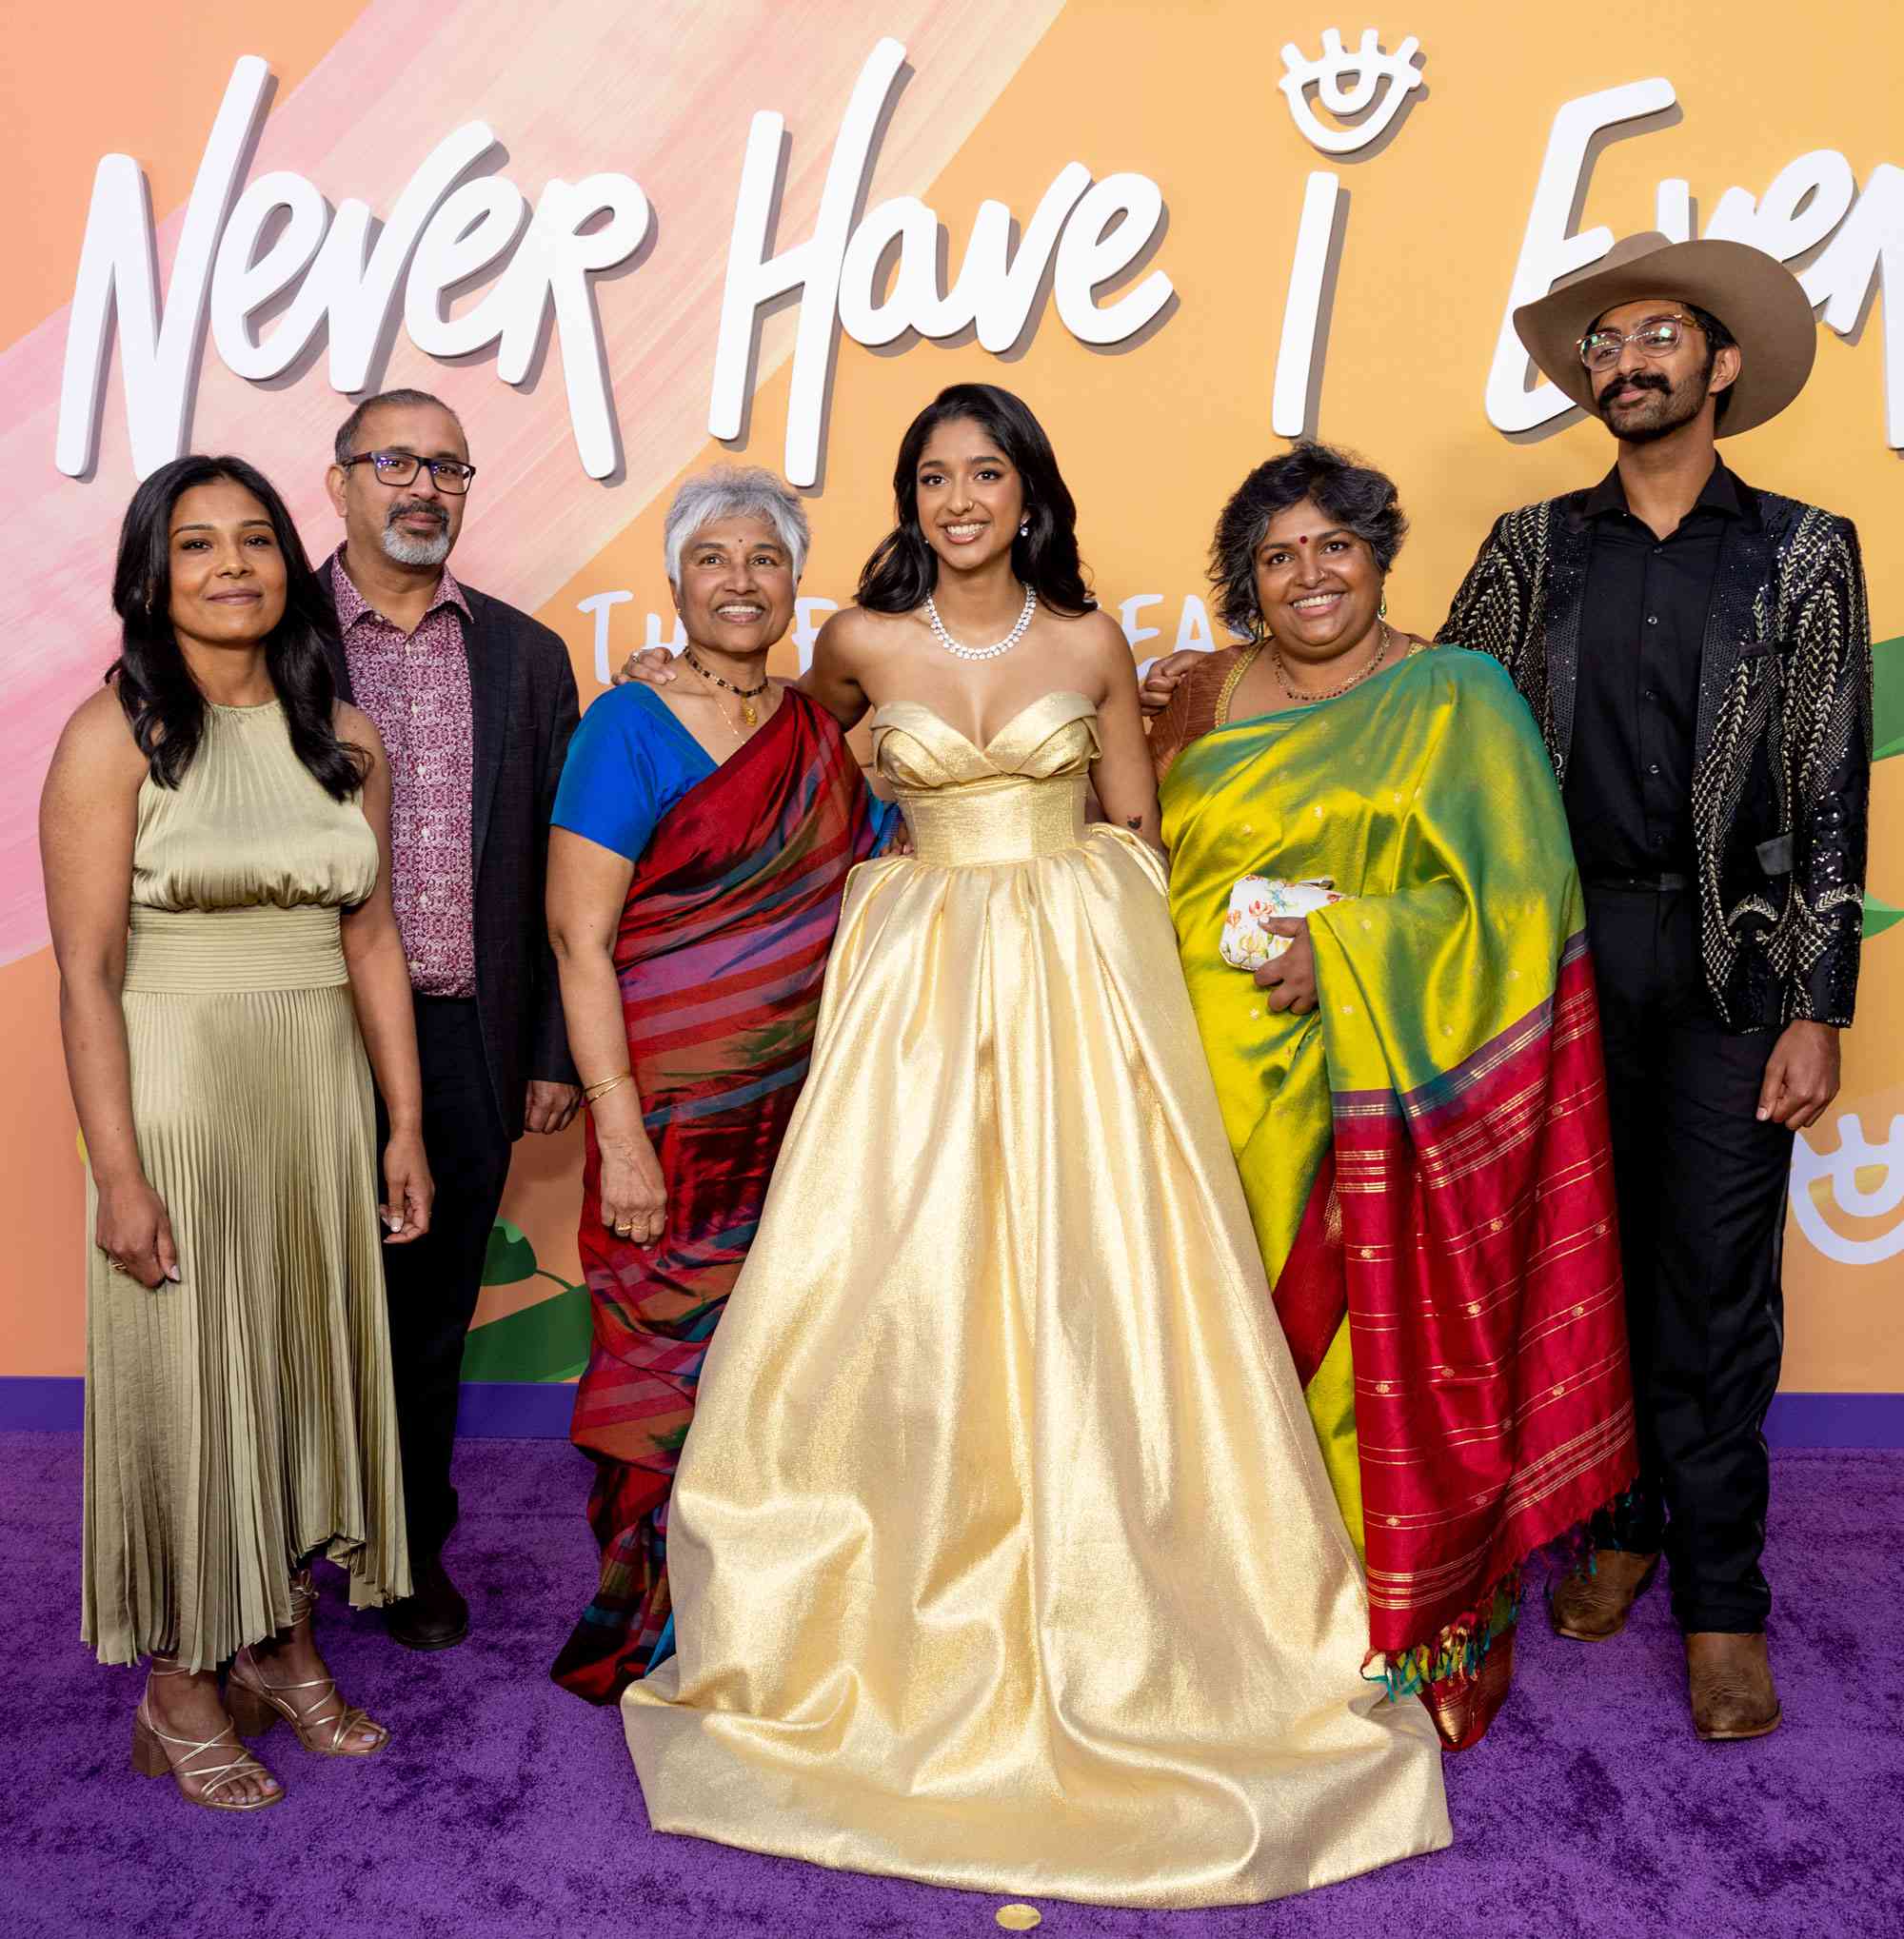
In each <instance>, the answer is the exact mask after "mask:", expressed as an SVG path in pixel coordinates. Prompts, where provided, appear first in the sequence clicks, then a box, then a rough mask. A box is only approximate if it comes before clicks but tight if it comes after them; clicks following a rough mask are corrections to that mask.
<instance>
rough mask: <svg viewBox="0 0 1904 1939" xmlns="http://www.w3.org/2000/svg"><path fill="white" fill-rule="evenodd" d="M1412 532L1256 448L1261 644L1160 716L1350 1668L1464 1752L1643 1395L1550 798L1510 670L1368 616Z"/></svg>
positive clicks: (1238, 518)
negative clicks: (1532, 1560) (1524, 1599)
mask: <svg viewBox="0 0 1904 1939" xmlns="http://www.w3.org/2000/svg"><path fill="white" fill-rule="evenodd" d="M1405 530H1406V522H1405V521H1404V519H1403V517H1402V515H1401V511H1400V507H1399V505H1398V503H1397V498H1396V491H1395V486H1394V485H1392V484H1391V483H1390V482H1389V480H1388V479H1386V478H1385V477H1383V476H1382V475H1381V474H1380V473H1379V472H1377V471H1372V470H1369V469H1368V468H1366V467H1364V466H1360V465H1355V464H1353V463H1351V462H1350V461H1348V460H1347V459H1345V458H1343V457H1341V456H1340V455H1339V454H1338V453H1335V452H1332V451H1329V450H1327V449H1325V448H1322V447H1319V446H1317V445H1299V446H1297V448H1296V449H1295V450H1293V451H1292V452H1290V453H1289V454H1288V455H1287V456H1285V457H1282V458H1279V459H1276V460H1272V461H1271V462H1270V463H1268V464H1266V465H1259V467H1258V468H1257V469H1256V470H1255V471H1253V472H1252V473H1251V474H1250V476H1249V477H1248V478H1247V479H1246V480H1245V481H1244V482H1243V484H1242V485H1241V486H1240V488H1239V490H1238V491H1237V493H1236V494H1235V496H1234V497H1233V498H1232V499H1231V501H1230V503H1229V504H1228V505H1226V506H1225V508H1224V510H1223V514H1222V517H1221V519H1220V522H1219V524H1218V528H1217V534H1216V540H1215V544H1214V545H1213V549H1212V578H1213V580H1214V582H1215V584H1216V589H1217V599H1218V605H1219V608H1220V613H1221V616H1222V618H1223V619H1224V620H1225V621H1226V622H1227V623H1229V625H1230V626H1231V628H1232V630H1233V631H1236V632H1238V633H1240V634H1243V635H1245V636H1247V640H1248V643H1247V644H1244V645H1242V646H1240V647H1236V648H1232V649H1229V650H1227V651H1222V652H1218V653H1214V654H1210V655H1205V656H1200V662H1199V663H1198V664H1197V665H1196V667H1195V668H1194V670H1193V671H1191V672H1190V673H1188V674H1187V675H1186V676H1185V677H1183V678H1182V679H1181V680H1180V683H1179V684H1178V686H1177V688H1176V690H1175V692H1174V694H1173V695H1172V697H1171V700H1170V703H1169V705H1168V706H1167V707H1166V708H1165V709H1164V711H1163V712H1162V713H1161V714H1160V715H1159V716H1158V717H1157V719H1156V721H1155V722H1154V723H1153V729H1152V740H1151V746H1152V752H1153V755H1154V757H1155V760H1156V763H1157V767H1158V772H1159V777H1160V800H1161V805H1162V814H1163V838H1164V841H1165V843H1166V845H1167V847H1168V848H1169V851H1170V900H1171V911H1172V916H1173V918H1174V920H1175V923H1176V928H1177V935H1178V942H1179V947H1180V952H1181V956H1182V962H1183V973H1184V977H1185V979H1186V980H1187V981H1188V984H1189V988H1190V995H1191V1000H1192V1004H1193V1006H1194V1008H1195V1011H1196V1015H1197V1021H1198V1025H1199V1028H1200V1031H1201V1034H1202V1039H1203V1045H1204V1049H1205V1051H1206V1052H1207V1053H1208V1056H1209V1059H1210V1066H1211V1069H1212V1071H1213V1072H1214V1073H1215V1076H1216V1080H1217V1090H1218V1095H1219V1098H1220V1100H1221V1104H1222V1109H1223V1116H1224V1121H1225V1126H1226V1128H1227V1130H1228V1133H1229V1138H1230V1142H1231V1145H1232V1147H1233V1149H1234V1150H1235V1153H1236V1157H1237V1162H1238V1165H1239V1167H1240V1171H1241V1173H1242V1178H1243V1186H1244V1190H1245V1193H1246V1195H1247V1197H1248V1200H1249V1205H1250V1211H1251V1214H1252V1217H1253V1218H1254V1220H1255V1224H1256V1232H1257V1237H1258V1239H1259V1242H1260V1244H1261V1246H1262V1252H1263V1259H1264V1263H1265V1265H1266V1267H1267V1269H1268V1276H1269V1280H1270V1284H1271V1285H1272V1287H1273V1288H1274V1289H1275V1298H1276V1307H1277V1312H1278V1315H1279V1317H1280V1319H1281V1321H1282V1324H1283V1327H1284V1330H1285V1332H1286V1333H1287V1335H1288V1337H1289V1343H1290V1347H1291V1350H1292V1352H1293V1354H1294V1356H1295V1359H1296V1365H1297V1372H1298V1375H1299V1377H1300V1379H1301V1381H1302V1384H1303V1388H1304V1395H1305V1398H1306V1400H1307V1402H1308V1407H1309V1412H1310V1415H1311V1418H1312V1419H1313V1421H1314V1423H1315V1426H1316V1431H1317V1434H1318V1437H1319V1442H1320V1445H1321V1449H1322V1454H1323V1460H1324V1464H1325V1466H1326V1467H1327V1469H1328V1471H1329V1475H1330V1478H1331V1481H1332V1482H1333V1484H1334V1487H1335V1491H1336V1497H1337V1500H1338V1501H1339V1503H1340V1506H1341V1510H1342V1514H1343V1517H1344V1519H1345V1520H1346V1522H1347V1524H1348V1528H1349V1533H1350V1534H1351V1535H1352V1536H1353V1537H1354V1539H1355V1541H1356V1543H1357V1546H1358V1547H1359V1550H1360V1551H1361V1553H1362V1554H1363V1558H1364V1561H1365V1563H1366V1566H1367V1572H1368V1590H1369V1611H1370V1618H1369V1624H1370V1628H1369V1643H1370V1653H1371V1664H1372V1666H1375V1665H1377V1664H1378V1665H1379V1673H1380V1674H1382V1675H1383V1676H1384V1678H1385V1679H1386V1681H1387V1683H1388V1686H1389V1690H1390V1692H1391V1694H1393V1695H1396V1696H1400V1695H1403V1694H1406V1693H1409V1692H1418V1693H1419V1694H1420V1695H1421V1696H1422V1698H1423V1700H1424V1701H1425V1702H1426V1704H1427V1706H1428V1709H1429V1711H1430V1712H1431V1713H1432V1714H1433V1715H1434V1717H1435V1720H1436V1724H1437V1726H1438V1729H1439V1730H1440V1731H1441V1735H1442V1738H1443V1741H1444V1742H1445V1743H1446V1744H1447V1745H1448V1746H1449V1748H1451V1749H1463V1748H1465V1747H1466V1746H1467V1745H1469V1744H1472V1743H1474V1742H1476V1741H1478V1738H1479V1736H1480V1734H1481V1733H1482V1731H1485V1729H1486V1728H1487V1725H1488V1723H1489V1722H1490V1721H1491V1720H1492V1718H1493V1716H1494V1714H1495V1712H1496V1711H1497V1709H1498V1707H1499V1704H1500V1702H1501V1700H1502V1698H1503V1697H1504V1696H1505V1694H1506V1692H1507V1689H1508V1686H1509V1682H1510V1680H1511V1677H1512V1673H1513V1672H1512V1662H1513V1654H1512V1652H1513V1633H1514V1628H1513V1626H1514V1619H1515V1614H1516V1612H1517V1606H1518V1597H1519V1577H1520V1570H1521V1565H1522V1564H1523V1562H1524V1561H1525V1560H1526V1559H1527V1557H1528V1556H1529V1555H1530V1554H1531V1553H1533V1552H1534V1551H1535V1550H1536V1549H1537V1548H1539V1547H1540V1546H1542V1545H1543V1544H1545V1543H1547V1542H1549V1541H1551V1540H1553V1539H1554V1538H1555V1537H1557V1536H1558V1535H1560V1534H1562V1533H1565V1532H1566V1531H1568V1530H1569V1529H1571V1528H1573V1527H1575V1526H1576V1525H1577V1524H1579V1523H1581V1522H1583V1521H1584V1520H1585V1519H1586V1518H1587V1517H1588V1516H1589V1515H1591V1514H1593V1512H1594V1511H1595V1510H1597V1509H1598V1508H1599V1507H1601V1506H1602V1505H1603V1504H1604V1503H1606V1502H1607V1501H1608V1500H1609V1499H1610V1498H1611V1497H1613V1496H1614V1495H1616V1494H1618V1493H1619V1492H1620V1491H1621V1490H1622V1489H1623V1488H1625V1487H1626V1486H1627V1485H1628V1483H1629V1482H1630V1480H1631V1479H1632V1475H1633V1473H1634V1464H1635V1455H1634V1439H1633V1415H1632V1397H1631V1391H1630V1376H1629V1374H1628V1367H1627V1352H1626V1336H1625V1331H1624V1322H1623V1318H1622V1310H1621V1291H1620V1275H1619V1258H1618V1252H1617V1249H1616V1227H1615V1213H1614V1196H1613V1179H1612V1174H1611V1170H1610V1166H1609V1158H1608V1149H1607V1122H1606V1106H1605V1099H1604V1096H1603V1078H1602V1072H1601V1059H1600V1046H1599V1024H1598V1013H1597V1007H1596V1003H1595V999H1594V990H1593V981H1592V976H1591V971H1590V968H1589V965H1588V960H1587V955H1586V939H1585V934H1584V931H1585V920H1584V914H1583V905H1582V902H1581V898H1580V887H1579V881H1578V878H1577V875H1576V872H1575V868H1574V861H1573V853H1572V849H1571V847H1570V845H1569V842H1568V838H1567V825H1566V821H1565V819H1564V816H1563V813H1562V810H1561V805H1560V798H1559V793H1558V791H1557V788H1556V786H1555V782H1554V779H1553V775H1552V773H1551V771H1550V769H1549V767H1548V764H1547V760H1546V756H1545V752H1544V750H1543V748H1542V745H1541V741H1540V736H1539V733H1538V730H1537V728H1536V725H1535V722H1534V720H1533V717H1532V716H1531V715H1530V714H1529V713H1528V711H1527V708H1526V705H1525V703H1524V702H1522V701H1521V699H1520V698H1519V696H1518V695H1517V693H1516V692H1515V689H1514V687H1513V685H1512V683H1510V682H1509V680H1508V678H1507V676H1506V675H1505V673H1503V672H1502V670H1501V669H1500V667H1499V666H1497V664H1496V663H1494V662H1493V661H1491V660H1488V659H1486V658H1484V657H1482V656H1481V655H1479V654H1476V653H1469V652H1466V651H1463V650H1462V649H1460V648H1459V647H1455V646H1440V647H1432V646H1431V645H1430V644H1429V643H1427V642H1426V641H1425V640H1422V639H1419V638H1417V637H1416V636H1415V635H1413V634H1410V633H1408V632H1405V631H1404V630H1402V629H1401V628H1399V627H1398V626H1394V625H1392V624H1390V623H1389V622H1388V619H1387V603H1386V600H1385V599H1384V597H1383V592H1382V584H1383V580H1384V578H1385V576H1386V573H1387V571H1388V567H1389V565H1390V564H1391V562H1392V561H1393V559H1394V556H1395V553H1396V550H1397V548H1398V546H1399V544H1400V543H1401V538H1402V536H1403V533H1404V532H1405ZM1371 1673H1372V1674H1373V1673H1376V1671H1375V1669H1374V1668H1373V1667H1372V1669H1371Z"/></svg>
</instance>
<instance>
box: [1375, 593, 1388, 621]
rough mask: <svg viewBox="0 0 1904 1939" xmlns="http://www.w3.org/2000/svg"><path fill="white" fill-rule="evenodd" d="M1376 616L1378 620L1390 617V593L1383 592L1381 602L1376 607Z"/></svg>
mask: <svg viewBox="0 0 1904 1939" xmlns="http://www.w3.org/2000/svg"><path fill="white" fill-rule="evenodd" d="M1375 616H1376V618H1377V619H1378V620H1385V619H1387V618H1388V595H1387V594H1386V593H1383V594H1382V596H1381V603H1380V604H1379V605H1378V606H1377V607H1376V609H1375Z"/></svg>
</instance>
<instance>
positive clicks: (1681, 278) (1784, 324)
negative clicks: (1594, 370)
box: [1514, 233, 1818, 437]
mask: <svg viewBox="0 0 1904 1939" xmlns="http://www.w3.org/2000/svg"><path fill="white" fill-rule="evenodd" d="M1644 296H1657V297H1661V298H1664V299H1665V300H1667V301H1668V302H1675V301H1676V302H1679V303H1691V304H1696V305H1697V306H1698V307H1699V308H1701V309H1703V310H1706V311H1708V312H1709V313H1710V314H1712V315H1713V316H1716V317H1717V318H1718V320H1719V321H1720V322H1721V323H1722V324H1724V325H1725V326H1726V328H1727V329H1729V330H1730V331H1731V332H1732V333H1733V335H1734V336H1735V337H1736V338H1737V339H1738V346H1739V352H1740V366H1739V373H1738V377H1737V379H1736V381H1735V383H1734V385H1733V386H1732V403H1731V404H1730V405H1729V406H1727V407H1726V414H1725V421H1724V422H1723V423H1722V424H1721V425H1719V426H1718V435H1719V436H1720V437H1731V436H1732V435H1733V434H1734V433H1735V432H1737V431H1749V430H1751V428H1752V427H1753V425H1762V424H1764V423H1765V421H1766V420H1767V419H1768V418H1775V417H1776V416H1777V415H1778V413H1779V412H1780V411H1781V410H1783V409H1784V408H1785V406H1787V405H1788V404H1790V403H1791V402H1792V400H1793V399H1794V398H1795V397H1796V396H1797V394H1798V393H1799V392H1800V391H1801V390H1803V389H1804V387H1805V380H1806V378H1808V377H1809V376H1810V375H1811V374H1812V359H1813V358H1814V357H1815V356H1816V355H1817V350H1818V330H1817V326H1816V324H1815V323H1814V322H1813V319H1812V306H1811V303H1810V301H1809V299H1808V298H1807V297H1806V295H1805V292H1804V289H1803V287H1801V286H1800V284H1799V282H1798V279H1797V278H1796V277H1795V275H1793V273H1792V272H1791V270H1789V269H1788V268H1786V267H1785V266H1784V264H1783V263H1781V262H1779V261H1778V260H1777V258H1776V257H1775V256H1768V255H1767V254H1766V253H1765V251H1764V250H1763V249H1755V248H1753V247H1751V246H1750V245H1749V244H1746V243H1721V242H1700V243H1669V242H1668V241H1667V240H1666V238H1665V237H1664V236H1662V235H1659V234H1656V233H1647V234H1643V235H1636V236H1628V237H1627V238H1626V240H1625V241H1624V242H1620V243H1616V244H1615V245H1614V247H1612V248H1611V249H1609V250H1608V251H1607V253H1606V255H1605V256H1604V257H1603V258H1602V259H1601V261H1600V263H1599V264H1598V265H1597V267H1595V269H1594V270H1593V271H1592V272H1591V273H1590V274H1588V275H1584V276H1582V277H1581V278H1580V279H1579V281H1578V282H1577V283H1568V284H1563V285H1562V286H1561V287H1559V288H1558V289H1556V290H1554V291H1553V292H1552V293H1551V294H1550V295H1547V296H1543V297H1541V298H1540V300H1539V301H1538V302H1537V303H1526V304H1522V305H1521V307H1519V308H1518V309H1517V310H1516V311H1515V312H1514V327H1515V331H1516V333H1517V335H1518V336H1519V338H1520V341H1521V342H1522V343H1523V344H1524V345H1526V346H1527V354H1528V355H1529V356H1530V357H1532V358H1533V359H1534V361H1535V363H1536V364H1537V365H1538V366H1540V370H1541V372H1542V374H1543V375H1545V376H1547V377H1549V378H1551V379H1552V380H1553V381H1554V383H1555V384H1556V385H1557V386H1558V387H1559V388H1560V389H1561V390H1563V391H1565V392H1566V394H1567V395H1568V396H1569V397H1571V398H1572V399H1573V400H1574V402H1575V403H1576V404H1577V405H1579V406H1582V407H1583V408H1584V409H1586V410H1592V409H1593V407H1594V386H1593V379H1592V378H1591V377H1590V376H1589V375H1588V372H1587V366H1585V365H1584V364H1582V363H1581V362H1580V339H1581V338H1582V337H1583V336H1585V335H1586V333H1587V331H1588V330H1589V329H1591V328H1592V327H1593V326H1594V324H1595V323H1596V322H1597V320H1598V319H1599V318H1600V317H1601V316H1603V315H1605V313H1606V312H1607V311H1608V310H1610V309H1612V308H1613V307H1615V306H1616V304H1621V303H1634V302H1636V301H1638V299H1639V298H1641V297H1644Z"/></svg>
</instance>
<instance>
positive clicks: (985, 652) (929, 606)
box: [925, 586, 1038, 660]
mask: <svg viewBox="0 0 1904 1939" xmlns="http://www.w3.org/2000/svg"><path fill="white" fill-rule="evenodd" d="M1037 610H1038V594H1037V593H1036V592H1035V591H1034V590H1033V589H1032V588H1031V587H1030V586H1026V587H1025V589H1024V610H1023V611H1022V612H1021V613H1020V614H1019V616H1018V624H1017V625H1015V626H1014V627H1013V628H1012V629H1011V631H1010V632H1009V633H1007V634H1006V635H1005V637H1004V638H1003V639H1002V640H1001V641H1000V642H999V643H998V644H997V645H996V646H962V645H961V644H960V643H958V641H956V640H955V639H953V637H952V635H951V634H950V633H948V632H947V631H946V630H945V622H944V621H943V620H942V619H941V618H940V617H939V608H938V607H937V606H936V605H935V604H934V603H933V602H932V595H931V594H930V593H927V594H926V595H925V617H926V618H927V620H929V621H930V622H931V623H932V630H933V632H934V633H936V634H937V635H938V636H939V643H940V644H941V645H942V647H944V649H945V650H946V652H948V653H956V654H957V655H958V656H959V658H960V659H961V660H996V659H997V658H998V657H999V655H1000V654H1001V653H1009V652H1010V651H1011V650H1012V648H1013V647H1014V646H1016V645H1017V644H1018V643H1019V642H1020V641H1021V640H1022V639H1023V638H1024V629H1025V628H1026V627H1027V626H1028V625H1030V624H1031V616H1032V614H1033V613H1035V612H1036V611H1037Z"/></svg>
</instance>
